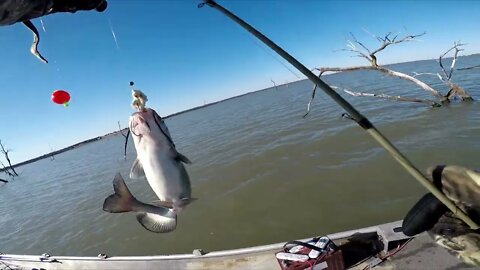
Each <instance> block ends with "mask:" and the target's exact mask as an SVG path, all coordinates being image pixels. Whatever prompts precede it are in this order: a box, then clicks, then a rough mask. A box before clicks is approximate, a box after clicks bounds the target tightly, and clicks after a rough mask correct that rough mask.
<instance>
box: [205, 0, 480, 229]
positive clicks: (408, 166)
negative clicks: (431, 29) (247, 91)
mask: <svg viewBox="0 0 480 270" xmlns="http://www.w3.org/2000/svg"><path fill="white" fill-rule="evenodd" d="M204 5H208V6H209V7H212V8H214V9H216V10H218V11H220V12H221V13H222V14H224V15H225V16H227V17H229V18H230V19H232V20H233V21H234V22H236V23H238V24H239V25H240V26H241V27H243V28H244V29H245V30H247V31H248V32H250V33H251V34H252V35H254V36H255V37H256V38H258V39H259V40H260V41H262V42H263V43H265V45H267V46H268V47H270V48H271V49H272V50H274V51H275V52H276V53H277V54H279V55H280V56H281V57H283V58H284V59H285V60H286V61H288V62H289V63H290V64H291V65H292V66H294V67H295V68H297V69H298V70H299V71H300V72H302V73H303V74H304V75H305V76H307V78H308V79H310V80H311V81H312V82H313V83H315V84H316V85H317V86H319V87H320V88H321V89H322V90H323V91H324V92H325V93H326V94H327V95H328V96H330V97H331V98H332V99H333V100H334V101H335V102H336V103H338V105H340V106H341V107H342V108H343V109H345V110H346V111H347V113H348V115H349V116H350V118H351V119H353V120H354V121H355V122H357V124H358V125H359V126H360V127H362V128H363V129H364V130H365V131H366V132H367V133H368V134H370V136H372V137H373V139H375V141H377V142H378V143H379V144H380V145H381V146H382V147H383V148H384V149H385V150H386V151H387V152H388V153H389V154H390V155H391V156H392V157H393V158H394V159H395V160H396V161H398V163H400V165H402V167H403V168H404V169H405V170H406V171H408V173H410V174H411V175H412V176H413V177H414V178H415V179H416V180H417V181H418V182H420V184H422V185H423V186H424V187H425V188H426V189H428V190H429V191H430V192H431V193H432V194H433V195H434V196H435V197H436V198H437V199H438V200H440V201H441V202H442V203H443V204H444V205H445V206H447V207H448V209H450V211H452V212H453V213H454V214H455V215H457V216H458V217H459V218H460V219H461V220H463V221H464V222H465V223H466V224H467V225H468V226H470V227H471V228H472V229H474V230H475V229H478V228H480V227H479V226H478V225H477V224H476V223H475V222H474V221H473V220H472V219H471V218H470V217H468V216H467V215H466V214H465V213H464V212H463V211H462V210H461V209H460V208H458V207H457V206H456V205H455V204H454V203H453V202H451V201H450V200H449V199H448V198H447V197H446V196H445V194H443V193H442V192H441V191H440V190H438V189H437V188H436V187H435V186H434V185H433V183H432V182H430V181H429V180H428V179H427V178H426V177H425V176H424V175H423V174H422V173H421V172H420V171H419V170H418V169H417V168H416V167H415V166H414V165H413V164H412V163H411V162H410V161H409V160H408V159H407V158H406V157H405V156H404V155H403V154H402V153H400V151H399V150H398V149H397V148H396V147H395V146H394V145H393V144H392V143H391V142H390V141H389V140H388V139H387V138H386V137H385V136H384V135H383V134H382V133H380V131H378V130H377V129H376V128H375V126H374V125H373V124H372V123H371V122H370V120H368V119H367V118H366V117H365V116H363V115H362V114H361V113H360V112H359V111H357V109H355V108H354V107H353V106H352V105H351V104H350V103H348V102H347V101H346V100H345V99H344V98H343V97H342V96H340V95H339V94H338V93H337V92H335V90H333V89H332V88H331V87H330V86H329V85H328V84H326V83H325V82H323V81H322V80H321V79H320V78H319V77H317V76H316V75H315V74H313V72H312V71H310V70H309V69H308V68H306V67H305V66H304V65H303V64H302V63H300V62H299V61H298V60H297V59H295V58H294V57H293V56H291V55H290V54H289V53H287V52H286V51H285V50H283V49H282V48H280V47H279V46H278V45H277V44H275V43H274V42H273V41H272V40H270V39H269V38H268V37H266V36H265V35H263V34H262V33H260V32H259V31H258V30H256V29H255V28H253V27H252V26H251V25H249V24H248V23H246V22H245V21H243V20H242V19H240V18H239V17H237V16H236V15H235V14H233V13H232V12H230V11H229V10H227V9H225V8H224V7H222V6H221V5H219V4H218V3H217V2H215V1H214V0H203V3H201V4H200V5H199V7H202V6H204Z"/></svg>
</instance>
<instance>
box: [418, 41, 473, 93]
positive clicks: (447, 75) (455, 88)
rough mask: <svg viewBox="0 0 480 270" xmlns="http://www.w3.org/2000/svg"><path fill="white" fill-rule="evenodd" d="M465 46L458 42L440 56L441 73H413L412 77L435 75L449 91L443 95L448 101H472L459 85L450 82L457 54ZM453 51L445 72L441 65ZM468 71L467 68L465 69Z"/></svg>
mask: <svg viewBox="0 0 480 270" xmlns="http://www.w3.org/2000/svg"><path fill="white" fill-rule="evenodd" d="M464 45H465V44H462V43H460V41H459V42H454V43H453V47H451V48H450V49H448V50H447V51H446V52H445V53H444V54H442V55H440V56H439V57H438V64H439V65H440V69H441V70H442V73H441V74H440V73H417V72H414V73H413V74H414V77H417V76H420V75H435V76H437V77H438V78H439V79H440V80H441V81H442V82H443V83H444V84H446V85H447V86H448V87H449V88H450V90H449V91H448V93H447V94H446V95H445V97H446V98H447V99H448V100H451V99H455V98H457V97H458V98H459V99H460V100H462V101H472V100H473V98H472V97H471V96H470V95H469V94H468V93H467V92H466V91H465V90H464V89H463V88H462V87H460V86H459V85H457V84H455V83H453V82H452V75H453V70H454V68H455V63H456V62H457V57H458V53H459V52H461V51H463V49H461V48H460V47H462V46H464ZM453 50H455V53H454V55H453V59H452V63H451V64H450V69H449V70H448V71H447V70H446V69H445V66H444V64H443V61H442V60H443V58H444V57H445V56H446V55H447V54H448V53H449V52H451V51H453ZM466 69H468V68H466Z"/></svg>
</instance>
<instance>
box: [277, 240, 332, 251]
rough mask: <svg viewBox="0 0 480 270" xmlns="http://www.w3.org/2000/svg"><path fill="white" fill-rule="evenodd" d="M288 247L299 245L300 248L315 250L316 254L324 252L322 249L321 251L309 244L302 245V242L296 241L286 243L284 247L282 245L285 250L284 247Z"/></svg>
mask: <svg viewBox="0 0 480 270" xmlns="http://www.w3.org/2000/svg"><path fill="white" fill-rule="evenodd" d="M288 245H300V246H304V247H307V248H309V249H313V250H316V251H318V252H325V250H324V249H321V248H319V247H317V246H314V245H311V244H309V243H304V242H301V241H297V240H293V241H288V242H287V243H285V245H283V247H284V248H285V247H286V246H288Z"/></svg>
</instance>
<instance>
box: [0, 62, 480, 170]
mask: <svg viewBox="0 0 480 270" xmlns="http://www.w3.org/2000/svg"><path fill="white" fill-rule="evenodd" d="M476 55H480V54H479V53H473V54H469V55H462V56H459V57H469V56H476ZM434 60H435V59H422V60H414V61H407V62H399V63H392V64H386V65H384V66H392V65H398V64H404V63H414V62H420V61H434ZM335 73H337V72H331V73H328V74H326V75H324V76H328V75H331V74H335ZM303 80H307V79H306V78H303V79H299V80H296V81H292V82H289V83H285V84H280V85H277V86H272V87H267V88H264V89H260V90H255V91H251V92H247V93H244V94H241V95H237V96H233V97H229V98H226V99H222V100H219V101H215V102H212V103H208V104H204V105H200V106H196V107H193V108H190V109H186V110H183V111H180V112H176V113H173V114H170V115H167V116H165V117H163V119H168V118H170V117H173V116H177V115H180V114H184V113H187V112H191V111H195V110H199V109H202V108H206V107H209V106H212V105H215V104H217V103H220V102H224V101H228V100H232V99H236V98H240V97H243V96H247V95H250V94H254V93H258V92H262V91H266V90H268V89H272V88H275V87H281V86H283V85H286V84H292V83H297V82H299V81H303ZM123 131H127V128H124V129H122V130H117V131H113V132H110V133H107V134H105V135H102V136H98V137H95V138H91V139H88V140H85V141H81V142H79V143H76V144H74V145H70V146H67V147H65V148H62V149H60V150H57V151H53V152H50V153H47V154H44V155H41V156H39V157H36V158H32V159H29V160H26V161H23V162H20V163H17V164H14V165H13V167H14V168H17V167H20V166H23V165H26V164H29V163H33V162H36V161H39V160H42V159H45V158H50V157H52V156H55V155H58V154H61V153H64V152H66V151H70V150H73V149H75V148H78V147H81V146H83V145H85V144H88V143H91V142H95V141H98V140H101V139H104V138H106V137H110V136H114V135H117V134H118V133H119V132H123ZM2 171H3V169H0V172H2Z"/></svg>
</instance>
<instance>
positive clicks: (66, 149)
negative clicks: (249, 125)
mask: <svg viewBox="0 0 480 270" xmlns="http://www.w3.org/2000/svg"><path fill="white" fill-rule="evenodd" d="M298 81H300V80H298ZM298 81H294V82H290V83H295V82H298ZM290 83H288V84H290ZM282 85H285V84H281V85H277V87H279V86H282ZM271 88H274V87H268V88H264V89H260V90H255V91H251V92H247V93H244V94H241V95H238V96H233V97H229V98H226V99H222V100H219V101H215V102H212V103H207V104H204V105H200V106H196V107H193V108H190V109H186V110H183V111H180V112H176V113H172V114H169V115H167V116H165V117H162V118H163V119H168V118H170V117H173V116H177V115H180V114H184V113H187V112H191V111H195V110H199V109H203V108H206V107H209V106H212V105H215V104H217V103H220V102H224V101H228V100H232V99H236V98H240V97H243V96H247V95H250V94H254V93H258V92H262V91H266V90H268V89H271ZM127 129H128V128H124V129H122V130H117V131H113V132H110V133H107V134H105V135H101V136H98V137H95V138H91V139H88V140H85V141H81V142H79V143H76V144H73V145H70V146H67V147H65V148H62V149H60V150H57V151H53V152H50V153H47V154H44V155H41V156H38V157H35V158H32V159H29V160H25V161H22V162H19V163H16V164H14V165H13V166H12V167H14V168H17V167H20V166H23V165H27V164H30V163H33V162H36V161H39V160H42V159H46V158H50V157H52V156H55V155H58V154H61V153H64V152H67V151H70V150H73V149H75V148H78V147H81V146H83V145H86V144H88V143H92V142H96V141H99V140H102V139H104V138H107V137H111V136H115V135H117V134H118V133H119V132H124V131H127ZM2 171H3V169H0V172H2Z"/></svg>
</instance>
